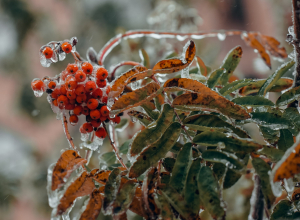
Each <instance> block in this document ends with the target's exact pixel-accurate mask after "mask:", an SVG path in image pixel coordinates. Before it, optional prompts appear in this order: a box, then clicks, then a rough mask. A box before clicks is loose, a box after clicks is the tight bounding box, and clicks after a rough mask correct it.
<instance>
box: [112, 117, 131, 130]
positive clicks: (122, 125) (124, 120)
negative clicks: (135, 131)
mask: <svg viewBox="0 0 300 220" xmlns="http://www.w3.org/2000/svg"><path fill="white" fill-rule="evenodd" d="M128 125H129V120H128V119H127V118H122V119H121V122H120V123H119V124H117V125H116V126H115V129H116V131H118V132H122V131H124V130H125V128H126V127H127V126H128Z"/></svg>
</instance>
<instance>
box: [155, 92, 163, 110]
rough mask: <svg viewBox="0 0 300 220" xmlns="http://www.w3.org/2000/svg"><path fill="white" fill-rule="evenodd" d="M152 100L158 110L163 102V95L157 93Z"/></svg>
mask: <svg viewBox="0 0 300 220" xmlns="http://www.w3.org/2000/svg"><path fill="white" fill-rule="evenodd" d="M154 102H155V107H156V108H157V109H158V111H161V107H162V105H163V104H164V103H165V101H164V97H163V96H162V94H159V95H158V96H156V97H155V98H154Z"/></svg>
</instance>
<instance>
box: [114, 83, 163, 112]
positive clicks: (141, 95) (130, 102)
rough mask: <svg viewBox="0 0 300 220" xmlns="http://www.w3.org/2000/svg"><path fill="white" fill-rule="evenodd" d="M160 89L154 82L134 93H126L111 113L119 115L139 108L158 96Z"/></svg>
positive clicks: (115, 104)
mask: <svg viewBox="0 0 300 220" xmlns="http://www.w3.org/2000/svg"><path fill="white" fill-rule="evenodd" d="M159 88H160V86H159V84H157V83H155V82H152V83H149V84H147V85H146V86H144V87H142V88H140V89H137V90H134V91H133V92H129V93H126V94H124V95H123V96H121V97H120V98H119V99H118V100H117V101H116V102H115V103H114V104H113V106H112V107H111V112H114V113H116V114H117V113H120V112H123V111H125V110H127V109H129V108H133V107H135V106H139V105H141V104H143V103H144V102H147V101H149V100H151V99H153V98H154V97H155V96H157V95H158V94H157V93H156V92H157V90H158V89H159Z"/></svg>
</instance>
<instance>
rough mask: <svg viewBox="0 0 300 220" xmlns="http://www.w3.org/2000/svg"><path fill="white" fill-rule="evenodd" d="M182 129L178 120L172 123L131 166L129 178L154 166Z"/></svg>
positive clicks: (137, 175) (171, 145)
mask: <svg viewBox="0 0 300 220" xmlns="http://www.w3.org/2000/svg"><path fill="white" fill-rule="evenodd" d="M180 130H181V125H180V124H179V123H178V122H174V123H172V124H171V125H170V126H169V127H168V128H167V130H166V131H165V132H164V134H163V135H162V136H161V138H160V139H158V140H157V141H156V142H154V143H153V144H151V145H149V146H148V147H147V148H146V149H145V150H143V152H141V154H140V155H139V156H138V157H137V159H136V161H135V162H134V163H133V165H132V167H131V168H130V170H129V178H136V177H139V176H140V175H141V174H143V173H144V172H145V171H146V170H147V169H148V168H149V167H151V166H153V165H154V164H155V163H157V162H158V161H159V160H160V159H162V158H163V157H164V156H165V155H166V153H167V152H168V151H169V150H171V149H172V147H173V145H174V144H175V143H176V141H177V139H178V136H179V134H180Z"/></svg>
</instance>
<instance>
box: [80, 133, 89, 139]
mask: <svg viewBox="0 0 300 220" xmlns="http://www.w3.org/2000/svg"><path fill="white" fill-rule="evenodd" d="M80 134H81V136H80V139H81V140H82V141H87V140H88V139H89V133H85V134H84V133H80Z"/></svg>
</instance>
